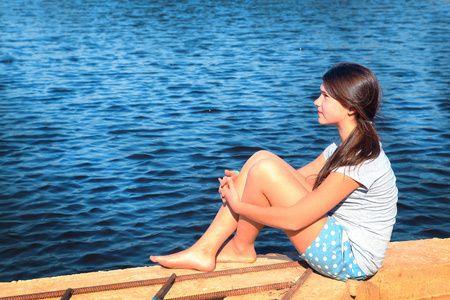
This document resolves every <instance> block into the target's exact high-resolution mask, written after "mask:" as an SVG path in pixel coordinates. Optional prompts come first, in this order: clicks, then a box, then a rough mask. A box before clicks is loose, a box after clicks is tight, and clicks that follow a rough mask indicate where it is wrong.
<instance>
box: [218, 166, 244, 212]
mask: <svg viewBox="0 0 450 300" xmlns="http://www.w3.org/2000/svg"><path fill="white" fill-rule="evenodd" d="M225 174H226V176H224V177H223V178H219V182H220V187H219V194H220V197H221V198H222V202H223V203H224V204H226V205H228V206H229V207H230V208H234V207H235V206H236V204H237V203H239V202H240V198H239V194H238V192H237V190H236V188H235V187H234V181H235V180H236V178H237V175H236V173H235V172H232V171H228V170H225Z"/></svg>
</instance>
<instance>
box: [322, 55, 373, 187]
mask: <svg viewBox="0 0 450 300" xmlns="http://www.w3.org/2000/svg"><path fill="white" fill-rule="evenodd" d="M322 80H323V86H324V88H325V90H326V91H327V92H328V94H329V95H330V96H331V97H333V98H334V99H336V100H337V101H339V103H340V104H341V105H342V106H343V107H345V108H348V109H349V110H351V111H352V113H353V114H354V116H355V120H356V124H357V126H356V127H355V129H354V130H353V131H352V132H351V134H350V135H349V136H348V138H347V139H346V140H345V141H342V142H341V144H340V145H339V146H338V148H337V149H336V151H335V152H334V153H333V155H331V157H329V158H328V160H327V162H326V163H325V165H324V166H323V167H322V169H321V170H320V172H319V174H318V175H317V178H316V180H315V182H314V187H313V189H316V188H317V187H318V186H319V185H320V184H321V183H322V182H323V181H324V180H325V178H327V176H328V175H329V174H330V173H331V172H332V171H333V170H335V169H336V168H338V167H342V166H356V165H359V164H360V163H362V162H364V161H366V160H369V159H373V158H376V157H377V156H378V155H379V154H380V152H381V148H380V143H379V138H378V134H377V131H376V130H375V124H374V119H375V115H376V114H377V111H378V108H379V104H380V99H381V87H380V84H379V83H378V80H377V78H376V77H375V75H374V74H373V73H372V71H370V70H369V69H368V68H366V67H364V66H362V65H359V64H355V63H338V64H336V65H334V66H332V67H331V68H330V69H329V70H328V71H327V72H326V73H325V74H324V75H323V76H322Z"/></svg>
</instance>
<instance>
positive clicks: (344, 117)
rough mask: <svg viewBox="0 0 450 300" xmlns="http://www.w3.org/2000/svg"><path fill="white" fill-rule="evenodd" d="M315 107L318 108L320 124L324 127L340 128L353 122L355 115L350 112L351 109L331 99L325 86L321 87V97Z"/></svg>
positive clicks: (315, 102)
mask: <svg viewBox="0 0 450 300" xmlns="http://www.w3.org/2000/svg"><path fill="white" fill-rule="evenodd" d="M314 105H315V106H317V110H318V116H319V123H320V124H322V125H336V126H338V127H339V126H340V125H342V124H345V123H350V122H352V120H353V115H352V113H351V112H349V109H348V108H345V107H344V106H343V105H342V104H341V103H340V102H339V101H338V100H336V99H335V98H333V97H331V96H330V94H329V93H328V92H327V90H326V89H325V87H324V85H323V84H322V85H321V86H320V96H319V98H317V99H316V100H315V101H314Z"/></svg>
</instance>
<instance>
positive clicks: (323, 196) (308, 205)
mask: <svg viewBox="0 0 450 300" xmlns="http://www.w3.org/2000/svg"><path fill="white" fill-rule="evenodd" d="M359 186H360V184H359V183H358V182H356V181H355V180H353V179H351V178H350V177H348V176H345V175H344V174H341V173H336V172H333V173H331V174H330V175H329V176H328V177H327V178H326V179H325V181H324V182H323V183H322V184H321V185H320V186H319V187H318V188H317V189H315V190H314V191H312V192H311V193H309V194H308V195H306V196H305V197H303V198H301V199H300V200H299V201H298V202H297V203H296V204H294V205H293V206H290V207H282V206H267V207H264V206H258V205H253V204H250V203H246V202H242V201H240V200H239V196H238V195H237V192H235V189H234V184H233V182H232V181H229V183H228V185H227V187H226V189H225V194H226V196H225V201H226V203H227V204H228V205H229V206H230V207H231V209H232V210H233V211H234V212H236V213H237V214H239V215H242V216H244V217H246V218H249V219H251V220H253V221H255V222H258V223H260V224H263V225H266V226H270V227H274V228H279V229H283V230H300V229H302V228H304V227H306V226H309V225H310V224H312V223H313V222H315V221H316V220H318V219H319V218H320V217H322V216H323V215H325V214H326V213H327V212H328V211H330V210H331V209H332V208H333V207H335V206H336V205H337V204H338V203H339V202H341V201H342V200H343V199H344V198H345V197H347V196H348V195H349V194H350V193H351V192H353V191H354V190H355V189H356V188H358V187H359Z"/></svg>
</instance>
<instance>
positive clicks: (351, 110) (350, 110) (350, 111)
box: [348, 108, 355, 116]
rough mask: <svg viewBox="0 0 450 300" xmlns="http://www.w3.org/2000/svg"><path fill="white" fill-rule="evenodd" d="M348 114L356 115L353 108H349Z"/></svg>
mask: <svg viewBox="0 0 450 300" xmlns="http://www.w3.org/2000/svg"><path fill="white" fill-rule="evenodd" d="M348 115H349V116H354V115H355V111H354V110H353V109H351V108H349V109H348Z"/></svg>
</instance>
